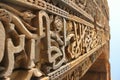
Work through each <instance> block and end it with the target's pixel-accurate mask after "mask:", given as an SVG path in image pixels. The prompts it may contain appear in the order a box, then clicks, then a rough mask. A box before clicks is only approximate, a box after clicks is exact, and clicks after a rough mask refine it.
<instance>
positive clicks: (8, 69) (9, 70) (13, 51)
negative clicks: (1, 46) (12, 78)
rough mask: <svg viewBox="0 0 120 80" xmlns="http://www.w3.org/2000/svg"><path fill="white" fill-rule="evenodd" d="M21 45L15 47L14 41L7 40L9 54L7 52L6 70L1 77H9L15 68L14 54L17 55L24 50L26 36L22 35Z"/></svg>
mask: <svg viewBox="0 0 120 80" xmlns="http://www.w3.org/2000/svg"><path fill="white" fill-rule="evenodd" d="M19 38H20V43H19V45H18V46H14V44H13V42H12V40H11V39H10V38H8V39H7V52H6V58H7V60H6V62H5V67H6V70H5V71H4V72H3V73H2V74H1V75H0V76H5V77H6V76H9V75H10V74H11V73H12V71H13V68H14V54H17V53H19V52H21V51H22V50H24V41H25V35H20V36H19Z"/></svg>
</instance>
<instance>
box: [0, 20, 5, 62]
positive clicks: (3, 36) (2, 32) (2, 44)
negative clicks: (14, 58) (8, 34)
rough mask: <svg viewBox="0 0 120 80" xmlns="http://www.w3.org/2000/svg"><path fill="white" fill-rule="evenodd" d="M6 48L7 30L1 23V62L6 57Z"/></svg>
mask: <svg viewBox="0 0 120 80" xmlns="http://www.w3.org/2000/svg"><path fill="white" fill-rule="evenodd" d="M4 47H5V30H4V26H3V24H2V23H1V21H0V62H1V60H2V59H3V56H4Z"/></svg>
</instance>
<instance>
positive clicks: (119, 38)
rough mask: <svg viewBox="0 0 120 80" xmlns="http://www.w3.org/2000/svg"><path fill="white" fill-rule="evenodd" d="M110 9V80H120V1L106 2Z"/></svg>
mask: <svg viewBox="0 0 120 80" xmlns="http://www.w3.org/2000/svg"><path fill="white" fill-rule="evenodd" d="M108 4H109V9H110V28H111V41H110V42H111V43H110V64H111V80H120V0H108Z"/></svg>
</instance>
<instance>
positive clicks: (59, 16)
mask: <svg viewBox="0 0 120 80" xmlns="http://www.w3.org/2000/svg"><path fill="white" fill-rule="evenodd" d="M109 31H110V30H109V10H108V5H107V1H106V0H0V80H79V79H80V78H81V77H83V76H84V75H85V73H86V72H87V71H89V70H90V67H91V66H94V65H95V63H96V60H99V58H98V57H99V56H100V55H104V54H103V52H104V51H103V50H104V46H105V45H107V44H108V42H109V39H110V34H109ZM105 49H106V48H105ZM107 50H108V51H109V45H108V48H107ZM108 53H109V52H105V54H106V55H105V56H108ZM108 59H109V58H107V59H106V60H107V63H108V62H109V61H108ZM99 61H100V60H99ZM107 63H105V64H107ZM108 66H109V64H108ZM107 73H109V71H108V72H107ZM102 80H109V79H102Z"/></svg>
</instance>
